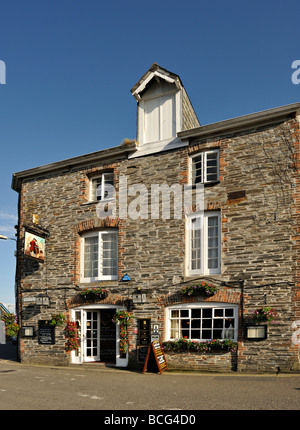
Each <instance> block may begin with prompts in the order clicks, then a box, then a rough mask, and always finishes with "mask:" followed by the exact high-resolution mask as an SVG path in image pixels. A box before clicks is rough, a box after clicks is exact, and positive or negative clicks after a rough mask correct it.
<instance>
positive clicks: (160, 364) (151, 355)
mask: <svg viewBox="0 0 300 430" xmlns="http://www.w3.org/2000/svg"><path fill="white" fill-rule="evenodd" d="M148 368H150V369H151V370H157V369H158V370H159V373H160V374H162V372H163V371H164V370H167V369H168V364H167V360H166V356H165V353H164V350H163V348H162V344H161V343H160V342H158V341H157V340H155V341H154V342H152V343H151V344H150V345H149V347H148V353H147V357H146V360H145V364H144V370H143V373H145V372H146V370H147V369H148Z"/></svg>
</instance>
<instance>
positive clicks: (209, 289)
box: [181, 281, 217, 296]
mask: <svg viewBox="0 0 300 430" xmlns="http://www.w3.org/2000/svg"><path fill="white" fill-rule="evenodd" d="M216 290H217V287H216V286H215V285H213V284H209V283H208V282H204V281H203V282H202V283H201V284H198V285H188V286H185V287H182V288H181V294H184V295H187V296H192V295H194V294H206V295H208V296H213V295H214V294H216Z"/></svg>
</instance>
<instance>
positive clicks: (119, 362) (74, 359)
mask: <svg viewBox="0 0 300 430" xmlns="http://www.w3.org/2000/svg"><path fill="white" fill-rule="evenodd" d="M101 309H116V310H117V309H118V310H125V307H124V306H116V305H106V304H103V305H100V304H94V305H84V306H78V307H76V308H73V309H71V311H70V316H71V321H75V312H76V311H77V312H78V311H80V314H81V331H80V332H81V333H80V339H78V340H79V345H80V347H79V350H78V351H71V363H73V364H82V363H86V361H85V359H84V351H85V333H84V327H85V321H84V318H83V316H84V312H86V311H101ZM99 333H100V331H99ZM100 354H101V352H100ZM127 366H128V351H127V352H126V357H125V358H121V356H120V325H119V324H117V325H116V367H127Z"/></svg>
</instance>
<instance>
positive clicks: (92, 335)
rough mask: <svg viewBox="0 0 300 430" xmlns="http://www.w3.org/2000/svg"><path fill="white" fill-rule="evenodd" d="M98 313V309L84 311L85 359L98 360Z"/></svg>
mask: <svg viewBox="0 0 300 430" xmlns="http://www.w3.org/2000/svg"><path fill="white" fill-rule="evenodd" d="M99 326H100V314H99V311H87V312H86V339H85V361H99V360H100V342H99V340H100V330H99V328H100V327H99Z"/></svg>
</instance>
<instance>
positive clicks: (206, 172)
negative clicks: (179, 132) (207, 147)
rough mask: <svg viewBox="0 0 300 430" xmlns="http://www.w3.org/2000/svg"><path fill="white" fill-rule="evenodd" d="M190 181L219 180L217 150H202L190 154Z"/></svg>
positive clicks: (194, 182)
mask: <svg viewBox="0 0 300 430" xmlns="http://www.w3.org/2000/svg"><path fill="white" fill-rule="evenodd" d="M190 160H191V183H192V184H198V183H209V182H216V181H218V180H219V151H218V150H212V151H204V152H200V153H198V154H195V155H192V156H191V159H190Z"/></svg>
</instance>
